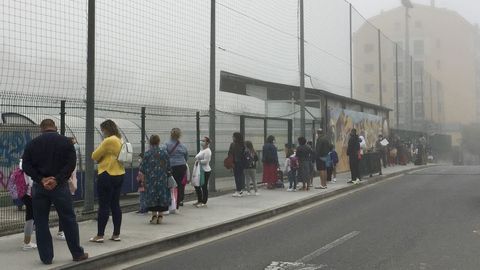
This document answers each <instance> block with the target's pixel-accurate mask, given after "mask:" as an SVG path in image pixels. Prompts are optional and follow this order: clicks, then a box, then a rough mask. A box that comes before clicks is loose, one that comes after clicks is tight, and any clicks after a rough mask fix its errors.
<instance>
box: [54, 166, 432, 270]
mask: <svg viewBox="0 0 480 270" xmlns="http://www.w3.org/2000/svg"><path fill="white" fill-rule="evenodd" d="M433 166H434V165H433ZM429 167H432V166H431V165H426V166H419V167H416V168H412V169H408V170H404V171H400V172H395V173H391V174H388V175H379V176H374V177H371V178H369V179H368V180H364V181H362V184H360V185H350V186H347V187H344V188H340V189H337V190H334V191H332V192H329V193H324V194H318V195H312V196H310V197H308V198H304V199H300V200H297V201H294V202H290V203H287V204H284V205H281V206H279V207H276V208H272V209H267V210H264V211H261V212H258V213H254V214H251V215H248V216H245V217H241V218H238V219H234V220H230V221H226V222H224V223H221V224H217V225H212V226H210V227H206V228H201V229H198V230H192V231H189V232H185V233H182V234H177V235H173V236H170V237H167V238H165V239H162V240H156V241H151V242H148V243H144V244H139V245H136V246H133V247H130V248H126V249H121V250H117V251H113V252H109V253H106V254H102V255H99V256H95V257H92V258H89V259H88V260H85V261H83V262H79V263H69V264H67V265H62V266H59V267H56V268H53V269H55V270H63V269H82V270H90V269H92V270H94V269H101V268H102V267H103V266H105V265H110V266H114V265H118V264H120V263H124V262H128V261H131V260H134V259H138V258H141V257H144V256H145V254H154V253H158V252H162V251H167V250H170V249H174V248H177V247H180V246H184V245H186V244H189V243H193V242H197V241H200V240H204V239H206V238H209V237H211V236H214V235H218V234H221V233H225V232H228V231H232V230H234V229H237V228H240V227H243V226H246V225H250V224H253V223H256V222H259V221H262V220H265V219H268V218H271V217H274V216H276V215H280V214H283V213H286V212H289V211H291V210H294V209H296V208H299V207H302V206H306V205H309V204H312V203H315V202H318V201H321V200H324V199H327V198H330V197H334V196H337V195H339V194H342V193H347V192H349V191H352V190H356V189H360V188H362V187H365V186H368V185H371V184H374V183H377V182H381V181H385V180H388V179H390V178H393V177H396V176H399V175H403V174H406V173H411V172H413V171H417V170H423V169H425V168H429Z"/></svg>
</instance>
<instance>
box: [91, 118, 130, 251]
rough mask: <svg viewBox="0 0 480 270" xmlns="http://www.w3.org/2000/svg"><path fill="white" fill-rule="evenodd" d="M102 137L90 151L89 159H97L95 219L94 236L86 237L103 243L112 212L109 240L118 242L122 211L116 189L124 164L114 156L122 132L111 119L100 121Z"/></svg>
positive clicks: (119, 185) (120, 146)
mask: <svg viewBox="0 0 480 270" xmlns="http://www.w3.org/2000/svg"><path fill="white" fill-rule="evenodd" d="M100 129H101V131H102V133H103V136H104V139H103V141H102V143H101V144H100V146H98V148H97V149H95V151H94V152H93V153H92V159H93V160H95V161H96V162H98V178H97V192H98V218H97V220H98V222H97V235H96V236H94V237H92V238H90V242H94V243H103V242H104V239H103V236H104V234H105V227H106V226H107V222H108V219H109V216H110V211H111V212H112V220H113V234H112V237H110V240H112V241H120V227H121V226H122V210H121V208H120V192H121V189H122V184H123V178H124V176H125V167H124V166H123V164H122V163H121V162H119V161H118V159H117V157H118V154H119V153H120V150H121V148H122V135H120V132H119V131H118V128H117V125H116V124H115V122H113V121H112V120H106V121H104V122H103V123H101V124H100Z"/></svg>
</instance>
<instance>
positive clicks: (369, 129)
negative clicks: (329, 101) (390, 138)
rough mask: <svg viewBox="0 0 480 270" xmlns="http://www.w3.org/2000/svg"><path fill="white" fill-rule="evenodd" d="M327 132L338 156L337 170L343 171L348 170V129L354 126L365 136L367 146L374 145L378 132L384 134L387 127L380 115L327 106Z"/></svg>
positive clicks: (369, 147)
mask: <svg viewBox="0 0 480 270" xmlns="http://www.w3.org/2000/svg"><path fill="white" fill-rule="evenodd" d="M329 119H330V121H329V123H328V128H329V134H330V138H331V140H332V143H333V144H334V146H335V150H336V151H337V153H338V156H339V164H338V167H337V170H338V171H339V172H344V171H348V170H350V168H349V165H348V156H347V146H348V139H349V138H350V131H351V130H352V129H353V128H355V129H357V132H358V134H359V135H362V136H364V137H365V140H366V143H367V148H368V149H371V148H373V147H374V146H375V142H376V140H377V137H378V135H379V134H386V133H385V132H384V131H383V130H384V129H387V130H388V127H386V125H385V124H384V123H383V118H382V117H381V116H377V115H372V114H367V113H363V112H356V111H350V110H346V109H341V108H329Z"/></svg>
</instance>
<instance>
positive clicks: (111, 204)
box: [97, 172, 123, 236]
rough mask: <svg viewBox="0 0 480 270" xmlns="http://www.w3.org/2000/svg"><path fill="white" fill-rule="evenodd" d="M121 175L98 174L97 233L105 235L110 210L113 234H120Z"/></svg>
mask: <svg viewBox="0 0 480 270" xmlns="http://www.w3.org/2000/svg"><path fill="white" fill-rule="evenodd" d="M122 184H123V175H117V176H111V175H109V174H108V173H107V172H103V173H101V174H99V175H98V180H97V192H98V223H97V235H98V236H104V235H105V227H106V226H107V222H108V218H109V217H110V210H111V211H112V220H113V235H120V227H121V226H122V209H120V192H121V191H122Z"/></svg>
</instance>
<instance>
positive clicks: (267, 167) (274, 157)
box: [262, 135, 278, 189]
mask: <svg viewBox="0 0 480 270" xmlns="http://www.w3.org/2000/svg"><path fill="white" fill-rule="evenodd" d="M262 150H263V151H262V162H263V182H264V183H266V184H267V188H268V189H274V188H275V182H276V181H277V170H278V151H277V147H275V137H274V136H272V135H270V136H268V137H267V141H266V142H265V144H264V145H263V149H262Z"/></svg>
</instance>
